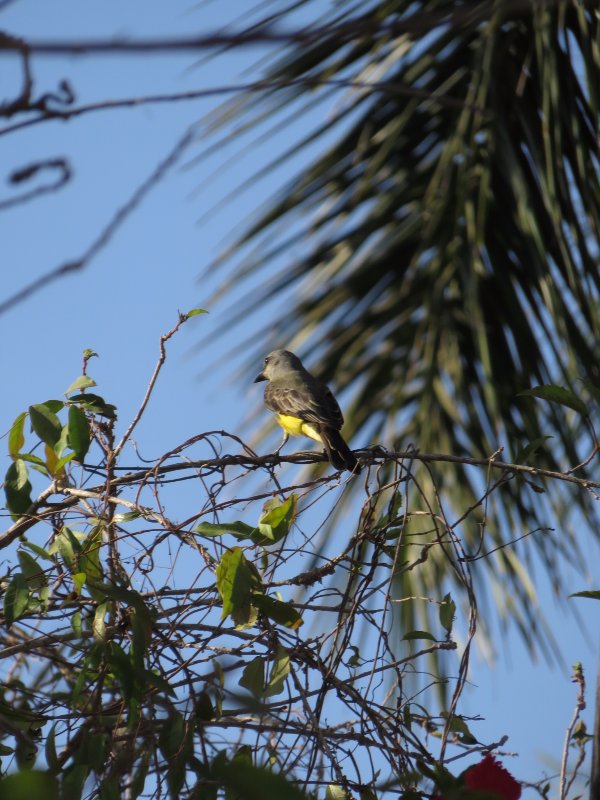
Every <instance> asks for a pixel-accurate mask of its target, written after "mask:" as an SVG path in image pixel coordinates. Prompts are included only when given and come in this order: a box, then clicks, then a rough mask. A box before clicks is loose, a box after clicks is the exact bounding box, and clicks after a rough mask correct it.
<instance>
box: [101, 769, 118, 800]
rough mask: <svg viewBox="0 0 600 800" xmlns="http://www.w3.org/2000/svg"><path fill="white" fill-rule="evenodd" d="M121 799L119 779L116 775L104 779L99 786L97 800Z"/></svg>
mask: <svg viewBox="0 0 600 800" xmlns="http://www.w3.org/2000/svg"><path fill="white" fill-rule="evenodd" d="M122 797H123V795H122V793H121V789H120V785H119V778H118V777H117V776H116V775H111V776H109V777H108V778H104V780H103V781H102V783H101V784H100V788H99V792H98V800H122Z"/></svg>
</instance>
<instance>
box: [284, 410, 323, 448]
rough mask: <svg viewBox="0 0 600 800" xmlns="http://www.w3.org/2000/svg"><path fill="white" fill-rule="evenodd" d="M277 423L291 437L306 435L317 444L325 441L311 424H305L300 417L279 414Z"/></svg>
mask: <svg viewBox="0 0 600 800" xmlns="http://www.w3.org/2000/svg"><path fill="white" fill-rule="evenodd" d="M277 422H278V423H279V424H280V425H281V427H282V428H283V430H284V431H285V432H286V433H289V434H290V435H291V436H302V435H304V436H310V438H311V439H314V440H315V441H316V442H322V441H323V440H322V439H321V437H320V436H319V434H318V432H317V431H316V430H315V429H314V428H313V426H312V425H311V424H310V422H304V420H301V419H300V418H299V417H290V416H288V415H287V414H277Z"/></svg>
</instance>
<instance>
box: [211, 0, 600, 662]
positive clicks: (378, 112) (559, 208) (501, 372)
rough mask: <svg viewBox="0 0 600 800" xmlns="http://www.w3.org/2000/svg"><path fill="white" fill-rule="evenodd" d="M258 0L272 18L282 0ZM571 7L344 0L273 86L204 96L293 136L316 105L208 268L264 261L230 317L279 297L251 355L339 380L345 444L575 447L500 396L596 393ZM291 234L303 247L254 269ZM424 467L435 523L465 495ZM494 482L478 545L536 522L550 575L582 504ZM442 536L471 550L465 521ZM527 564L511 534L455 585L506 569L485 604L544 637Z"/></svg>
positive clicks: (584, 55)
mask: <svg viewBox="0 0 600 800" xmlns="http://www.w3.org/2000/svg"><path fill="white" fill-rule="evenodd" d="M276 5H277V6H278V8H279V13H280V14H283V15H284V14H285V7H286V6H287V4H286V3H283V4H276ZM305 5H306V6H310V5H311V4H310V3H308V4H305ZM313 5H314V6H315V8H316V9H322V5H321V4H319V3H315V4H313ZM593 6H594V4H593V3H585V2H577V1H576V0H572V1H571V0H569V1H567V0H556V2H546V3H541V2H526V1H525V0H523V1H522V2H500V1H499V2H482V3H477V4H472V3H460V2H459V3H457V2H454V1H453V2H450V1H449V0H422V1H421V2H419V3H413V2H394V1H393V0H389V1H388V2H385V1H384V0H380V2H372V3H367V4H365V3H360V4H358V3H353V2H350V0H345V2H339V3H337V4H336V5H335V11H333V12H331V16H330V17H328V18H326V19H325V20H321V21H320V27H319V28H318V29H315V32H314V35H313V36H312V38H309V39H308V40H303V41H302V42H300V43H298V44H294V43H292V44H291V45H290V46H288V47H286V48H284V50H283V52H281V53H280V54H279V55H278V56H277V58H276V59H274V60H273V63H272V64H271V67H270V70H269V76H270V78H271V80H272V81H273V85H274V86H276V87H277V89H276V90H273V91H265V92H264V93H263V94H262V95H259V96H258V97H257V96H256V95H254V96H252V97H242V98H239V99H238V100H237V101H236V105H235V107H234V106H230V107H229V108H228V109H227V110H226V111H227V113H226V114H225V117H224V119H226V120H229V118H230V116H229V115H230V113H232V110H234V112H235V118H236V119H239V117H240V115H241V117H242V118H244V119H245V120H246V124H247V127H251V126H252V124H254V123H256V124H258V122H259V121H260V122H261V123H264V120H265V119H266V120H268V119H269V118H272V119H273V120H274V123H273V124H277V125H278V126H285V124H288V125H289V126H290V129H291V130H293V124H294V120H295V118H296V116H297V115H298V114H299V113H300V110H301V109H302V107H303V105H302V104H315V103H317V102H321V103H323V102H326V101H329V100H331V99H335V103H336V105H335V112H334V113H333V114H332V113H331V110H329V111H328V116H327V119H326V121H325V122H324V123H323V124H322V125H320V126H319V127H318V128H317V129H316V130H314V131H313V132H311V133H309V134H307V135H306V136H305V139H301V140H300V141H298V142H297V146H296V145H295V146H292V147H290V150H289V151H288V152H289V154H293V153H294V152H295V151H296V150H297V149H298V148H299V147H302V146H306V145H307V144H308V143H314V142H315V141H319V140H320V139H321V138H325V137H326V138H327V141H328V142H329V143H328V144H327V145H326V146H324V147H323V150H322V152H321V154H320V155H319V157H317V158H316V159H315V160H314V162H313V163H312V165H310V166H309V167H308V168H307V169H305V170H304V171H303V172H302V174H300V175H298V176H297V177H296V178H295V179H294V180H292V181H291V182H290V183H288V185H286V186H285V187H284V188H283V189H282V191H281V192H280V193H279V195H278V196H277V197H275V198H273V199H272V202H271V203H270V205H269V207H268V208H267V209H266V210H264V211H263V212H262V213H261V214H260V215H259V216H258V218H257V219H256V220H254V221H253V222H252V223H251V224H250V225H249V226H248V229H247V230H246V231H245V233H243V235H241V236H240V237H239V239H238V241H237V242H236V243H235V245H234V246H233V247H232V248H231V249H230V250H229V251H228V253H227V258H226V259H225V262H224V263H225V266H224V267H223V269H225V270H226V274H227V275H228V277H229V281H230V283H229V284H228V285H230V284H231V283H236V285H239V282H240V281H243V280H244V279H248V280H251V281H252V282H254V284H256V281H257V277H258V278H266V276H269V284H268V286H269V288H268V290H266V289H265V286H264V285H261V286H259V288H258V289H255V290H254V291H253V292H251V293H250V299H248V298H246V299H245V300H244V314H243V316H244V318H247V315H248V313H249V308H250V310H255V311H256V310H257V309H258V308H259V307H260V306H261V305H262V304H264V303H265V301H266V300H267V299H272V298H273V297H279V296H283V295H286V296H287V295H288V294H289V293H290V292H291V291H292V290H293V296H294V297H295V298H296V300H295V306H294V308H293V310H292V313H289V306H288V307H287V308H286V312H287V313H286V314H285V315H282V316H281V318H280V319H278V320H276V322H275V324H274V325H273V326H272V327H271V330H276V331H277V337H276V339H275V338H273V336H270V337H269V333H268V332H267V333H266V335H265V337H264V338H265V341H263V342H262V343H261V346H260V351H261V354H262V351H264V352H267V351H268V350H270V349H271V348H272V347H274V346H282V345H284V344H285V345H286V346H288V347H290V348H291V349H296V350H297V351H298V352H299V354H300V355H302V356H304V355H307V354H308V358H307V361H308V364H309V365H310V366H313V365H314V364H315V363H318V365H319V368H320V377H321V378H323V379H324V380H326V381H329V382H331V383H332V384H333V385H337V387H338V389H339V387H346V388H347V394H346V403H345V410H346V417H347V420H348V425H347V428H346V431H347V432H348V435H349V436H352V437H353V442H354V445H355V446H356V445H357V444H358V443H360V444H367V443H369V442H371V443H383V444H385V445H387V446H394V447H402V446H404V445H406V444H407V443H409V442H412V443H413V444H414V445H415V446H417V447H418V448H419V449H420V450H421V451H424V452H427V451H434V452H446V453H451V454H454V455H460V454H468V455H473V456H478V457H486V456H489V455H490V454H492V453H493V452H495V451H496V450H497V448H498V447H499V446H502V447H503V448H504V453H503V460H506V461H509V460H511V458H513V457H514V456H515V455H516V453H517V452H518V451H519V450H521V448H522V447H523V446H525V445H526V444H527V443H528V442H530V441H532V440H535V439H538V438H543V437H544V436H548V435H552V436H553V437H554V438H553V439H552V440H551V445H550V446H546V447H542V448H541V450H539V451H538V453H537V455H536V456H535V459H536V460H535V463H536V465H538V466H543V467H548V468H550V469H565V465H571V466H572V465H575V464H577V463H579V462H580V461H581V460H582V455H583V451H582V450H581V448H582V447H583V446H584V445H583V444H582V442H583V439H582V436H581V433H582V420H581V418H580V417H579V416H578V415H576V414H573V413H572V412H571V411H569V410H568V409H566V408H564V407H561V406H557V405H552V404H549V403H543V402H539V401H535V400H533V399H532V398H523V397H518V394H519V392H521V391H523V390H525V389H528V388H531V387H532V386H536V385H539V384H548V383H555V384H560V385H562V386H565V387H568V388H570V389H571V390H573V391H576V392H577V394H578V395H579V396H582V395H581V386H580V384H578V380H579V379H585V380H587V381H590V382H591V383H592V384H594V385H596V386H600V359H599V346H598V342H599V341H600V314H599V303H598V300H599V289H600V268H599V264H598V254H599V252H600V180H599V174H600V168H599V161H598V138H597V137H598V118H599V113H598V112H599V108H598V104H599V98H600V91H599V89H600V79H599V76H600V47H599V41H600V26H599V21H598V16H597V14H596V13H595V12H594V7H593ZM328 24H329V25H330V26H333V27H329V28H328ZM317 31H318V32H317ZM336 81H337V82H340V81H341V82H344V83H346V84H347V83H354V84H355V86H354V88H345V89H340V87H339V85H337V84H336V83H335V82H336ZM286 82H287V83H288V84H289V86H288V87H287V88H282V85H283V84H286ZM328 82H329V83H328ZM332 84H333V85H332ZM367 84H375V85H372V86H370V87H369V86H367ZM319 85H322V89H321V90H320V92H321V93H320V94H315V92H316V89H315V87H316V86H319ZM340 93H341V97H342V98H343V99H342V101H341V104H340ZM286 114H287V117H286ZM282 120H283V121H282ZM333 133H335V139H334V140H333V143H331V141H332V134H333ZM298 242H303V243H304V248H303V249H304V250H305V252H304V253H303V254H302V256H301V257H300V258H296V259H295V260H291V261H287V262H286V263H284V265H283V267H278V272H277V273H276V274H275V277H273V275H272V273H273V264H274V263H281V260H282V256H283V254H286V253H288V252H294V253H297V252H298V250H299V249H300V248H299V247H298ZM250 245H254V247H253V250H252V251H251V254H250V255H244V254H245V253H247V252H248V250H249V246H250ZM267 340H268V341H267ZM255 355H256V357H257V358H258V357H259V352H258V351H255ZM311 360H312V364H311ZM580 474H582V475H585V474H586V473H585V470H582V472H581V473H580ZM435 481H436V484H437V487H438V489H441V491H442V493H443V495H444V496H445V497H448V498H451V504H452V507H453V508H454V510H455V513H456V515H457V516H458V515H459V514H460V513H461V510H464V509H465V508H467V507H469V506H470V505H471V504H472V503H473V502H474V501H475V498H477V497H479V496H480V495H481V492H482V490H483V486H482V481H481V476H480V475H479V474H473V473H472V471H471V472H470V471H469V469H468V468H465V467H458V468H455V467H451V466H448V467H446V468H444V469H442V468H439V469H437V468H436V473H435ZM495 498H497V499H495V500H494V508H493V509H492V510H493V512H494V513H488V527H487V532H486V537H487V538H486V546H485V549H487V550H491V549H493V548H494V547H498V546H499V545H501V544H502V543H503V542H506V541H509V540H513V539H517V538H518V537H519V536H521V535H522V534H524V533H525V532H527V531H530V530H533V529H538V528H539V529H544V530H547V529H549V528H552V529H554V530H555V531H556V533H554V534H552V533H545V534H541V533H540V534H539V535H537V534H536V535H534V536H533V537H531V538H532V539H533V542H534V545H535V548H534V550H535V553H536V556H537V557H538V558H540V559H541V560H542V562H543V564H544V566H545V567H546V568H547V570H548V574H549V576H550V578H551V580H552V581H553V582H554V585H555V586H556V587H560V586H561V580H562V575H563V570H562V568H561V563H564V562H565V560H566V561H569V562H571V563H578V561H579V559H578V554H579V549H578V546H577V536H576V534H577V533H578V531H577V530H576V529H577V526H578V525H579V524H580V522H581V520H582V519H585V520H588V521H590V520H591V519H592V517H593V514H594V510H593V508H592V503H591V501H590V499H589V496H587V495H584V494H583V493H581V494H578V495H577V496H576V497H574V496H573V493H572V492H569V491H568V490H565V489H562V488H557V487H556V486H553V488H552V492H551V493H546V494H543V495H541V494H539V493H538V492H536V491H535V490H534V489H532V487H531V486H529V485H527V484H526V483H524V482H523V481H515V480H513V481H511V482H509V483H508V484H507V485H506V487H505V488H504V489H503V490H502V493H501V495H500V494H497V495H496V496H495ZM574 504H575V506H574ZM574 508H576V512H575V511H574ZM461 534H462V535H463V537H464V539H465V542H466V546H467V547H473V548H475V547H476V546H477V545H478V537H479V531H478V529H477V525H475V524H473V523H469V524H465V526H464V528H463V529H461ZM530 556H531V546H530V543H529V540H528V542H527V545H525V544H523V543H521V544H519V545H515V546H514V548H513V550H512V552H511V553H508V551H504V552H503V553H501V554H500V555H499V556H498V557H497V558H496V559H495V560H494V561H489V560H487V559H486V560H485V561H484V562H483V564H489V566H493V569H494V570H495V572H492V573H491V574H490V571H488V572H487V573H486V569H485V567H483V568H482V569H480V570H478V573H477V575H476V577H477V578H478V579H479V580H480V582H481V583H485V582H486V581H490V578H491V581H492V582H494V581H495V582H498V581H499V582H500V583H502V584H503V586H504V588H505V589H506V586H507V582H508V585H509V586H510V590H511V591H510V592H508V593H507V592H506V591H504V592H502V593H500V594H501V596H502V598H503V600H501V601H500V602H504V604H505V605H504V607H503V608H502V609H501V610H502V611H503V613H505V614H507V615H508V614H510V615H511V617H512V618H513V619H514V620H516V624H517V625H518V626H519V627H520V629H521V631H522V633H523V635H524V637H525V638H526V640H527V641H528V642H529V643H530V644H531V645H532V646H533V645H534V643H537V644H540V645H541V646H544V647H549V646H550V645H551V637H550V635H549V633H548V631H547V630H544V629H543V628H542V627H541V624H540V623H539V614H538V610H537V609H536V608H535V607H534V606H533V605H532V602H531V592H530V590H529V587H528V585H527V580H526V573H525V572H523V570H522V567H523V566H525V567H527V566H528V559H529V558H530ZM417 573H418V575H417ZM448 579H450V580H451V579H452V576H451V573H449V571H448V566H447V563H446V562H444V561H443V557H442V556H440V561H439V562H438V563H437V564H436V567H435V569H433V568H432V569H428V570H419V571H412V572H407V573H405V575H404V577H403V580H405V581H406V582H407V585H406V586H405V587H404V588H405V590H406V591H407V592H413V593H419V592H422V593H431V592H432V591H435V592H436V593H439V587H440V586H441V585H442V584H443V583H444V581H447V580H448ZM418 582H420V583H421V585H419V586H417V585H416V584H417V583H418ZM488 585H489V584H488ZM500 594H499V596H500ZM509 595H510V599H508V597H509ZM509 603H510V606H509V605H508V604H509Z"/></svg>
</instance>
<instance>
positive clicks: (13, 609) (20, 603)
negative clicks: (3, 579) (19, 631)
mask: <svg viewBox="0 0 600 800" xmlns="http://www.w3.org/2000/svg"><path fill="white" fill-rule="evenodd" d="M28 603H29V587H28V586H27V581H26V580H25V576H24V575H23V574H22V573H21V572H16V573H15V574H14V575H13V578H12V580H11V582H10V583H9V584H8V587H7V589H6V592H5V593H4V621H5V622H6V624H7V626H9V627H10V626H11V625H12V624H13V622H14V621H15V620H17V619H19V617H20V616H21V615H22V614H24V613H25V611H26V610H27V605H28Z"/></svg>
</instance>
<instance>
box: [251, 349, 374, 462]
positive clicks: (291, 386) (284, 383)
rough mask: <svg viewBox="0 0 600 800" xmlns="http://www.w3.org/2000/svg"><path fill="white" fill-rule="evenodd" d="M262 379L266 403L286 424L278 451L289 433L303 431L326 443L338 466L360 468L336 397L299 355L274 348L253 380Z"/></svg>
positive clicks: (278, 419)
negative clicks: (343, 430) (344, 432)
mask: <svg viewBox="0 0 600 800" xmlns="http://www.w3.org/2000/svg"><path fill="white" fill-rule="evenodd" d="M259 381H268V384H267V386H266V387H265V405H266V406H267V408H268V409H269V410H271V411H274V412H275V414H276V415H277V422H278V423H279V424H280V425H281V427H282V428H283V433H284V435H283V441H282V442H281V444H280V445H279V447H278V448H277V450H276V452H277V453H279V451H280V450H281V448H282V447H283V446H284V444H285V443H286V442H287V440H288V439H289V437H290V434H292V436H300V435H302V434H304V435H305V436H309V437H310V438H311V439H314V440H315V441H317V442H321V444H323V445H324V447H325V452H326V453H327V458H328V459H329V461H330V462H331V464H332V465H333V466H334V467H335V469H347V470H350V471H351V472H354V473H355V474H358V473H359V472H360V467H359V464H358V461H357V459H356V456H355V455H354V453H353V452H352V450H350V448H349V447H348V445H347V444H346V442H345V441H344V439H343V437H342V435H341V433H340V430H341V428H342V425H343V424H344V417H343V415H342V412H341V409H340V407H339V405H338V402H337V400H336V399H335V397H334V396H333V393H332V392H331V390H330V389H329V388H328V387H327V386H326V385H325V384H324V383H322V382H321V381H320V380H318V379H317V378H315V377H314V376H313V375H311V374H310V372H309V371H308V370H307V369H305V367H304V365H303V364H302V361H300V359H299V358H298V356H297V355H294V353H291V352H290V351H289V350H273V352H272V353H269V355H268V356H266V358H265V360H264V366H263V369H262V372H260V373H259V374H258V375H257V376H256V378H255V379H254V383H258V382H259Z"/></svg>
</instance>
